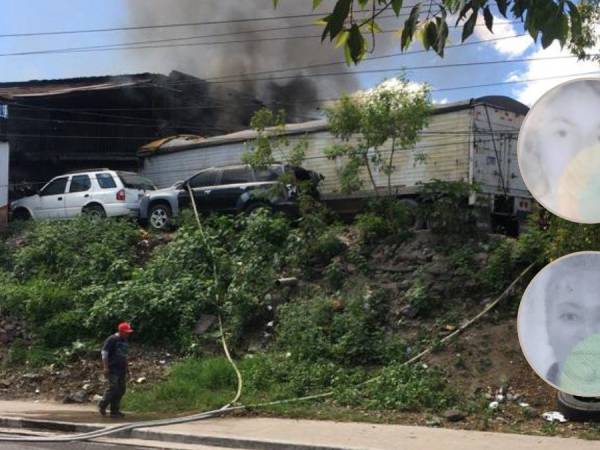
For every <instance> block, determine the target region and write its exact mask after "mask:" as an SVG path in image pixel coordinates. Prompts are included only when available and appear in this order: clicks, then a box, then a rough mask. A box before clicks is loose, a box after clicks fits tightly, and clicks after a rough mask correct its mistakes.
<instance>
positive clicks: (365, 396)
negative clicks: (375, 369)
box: [338, 364, 457, 411]
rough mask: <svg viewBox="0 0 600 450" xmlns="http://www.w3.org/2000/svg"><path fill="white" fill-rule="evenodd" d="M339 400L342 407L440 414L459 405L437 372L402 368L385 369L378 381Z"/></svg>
mask: <svg viewBox="0 0 600 450" xmlns="http://www.w3.org/2000/svg"><path fill="white" fill-rule="evenodd" d="M338 396H339V397H338V398H341V402H343V403H347V404H355V405H363V406H366V407H368V408H371V409H384V410H392V411H397V410H400V411H422V410H424V409H429V410H433V411H439V410H442V409H444V408H448V407H449V406H452V405H453V404H454V403H455V402H456V401H457V396H456V394H455V393H454V392H453V391H452V389H450V387H449V385H448V383H447V382H446V381H445V380H444V377H443V374H442V373H441V372H439V371H438V370H435V369H426V368H424V367H423V366H403V365H401V364H393V365H391V366H388V367H385V368H384V369H383V370H382V373H381V376H380V377H378V378H377V379H376V380H375V381H373V382H371V383H368V384H365V385H364V387H362V388H360V389H353V390H352V392H350V393H349V392H341V393H339V394H338Z"/></svg>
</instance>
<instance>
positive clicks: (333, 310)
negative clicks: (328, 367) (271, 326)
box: [276, 291, 398, 366]
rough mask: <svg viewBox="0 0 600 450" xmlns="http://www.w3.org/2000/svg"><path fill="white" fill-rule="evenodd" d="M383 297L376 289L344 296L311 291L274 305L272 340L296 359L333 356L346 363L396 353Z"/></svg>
mask: <svg viewBox="0 0 600 450" xmlns="http://www.w3.org/2000/svg"><path fill="white" fill-rule="evenodd" d="M387 304H388V302H387V298H385V296H384V295H383V294H381V293H379V292H377V293H371V292H368V291H367V292H360V291H359V292H355V293H352V294H351V295H348V296H346V297H345V298H344V297H341V296H340V297H333V298H330V297H323V296H319V295H316V296H311V297H309V298H306V299H303V300H300V301H297V302H294V303H289V304H286V305H282V306H281V307H280V308H279V310H278V319H279V324H278V326H277V328H276V333H277V341H276V345H277V347H278V348H279V349H281V350H282V351H287V352H290V354H291V358H292V359H293V360H294V361H313V362H316V361H332V362H335V363H336V364H342V365H345V366H354V365H369V364H377V363H381V362H383V361H387V360H390V359H393V358H395V357H397V356H398V355H396V354H393V353H391V352H389V351H388V350H389V349H390V340H389V339H388V338H387V337H386V336H385V333H384V327H385V325H386V324H385V319H386V317H387V314H386V311H387Z"/></svg>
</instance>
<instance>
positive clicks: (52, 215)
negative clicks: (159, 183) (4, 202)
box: [10, 169, 156, 220]
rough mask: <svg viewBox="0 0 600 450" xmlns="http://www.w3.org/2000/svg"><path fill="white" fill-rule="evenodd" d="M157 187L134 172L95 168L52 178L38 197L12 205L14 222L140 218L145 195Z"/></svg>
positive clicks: (23, 199) (31, 197) (39, 192)
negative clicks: (77, 217)
mask: <svg viewBox="0 0 600 450" xmlns="http://www.w3.org/2000/svg"><path fill="white" fill-rule="evenodd" d="M155 189H156V186H154V184H153V183H152V181H150V180H149V179H147V178H144V177H142V176H140V175H138V174H136V173H133V172H123V171H114V170H109V169H92V170H84V171H78V172H73V173H68V174H65V175H61V176H58V177H55V178H53V179H52V180H50V181H49V182H48V183H46V184H45V185H44V187H42V188H41V189H40V190H39V191H38V192H37V193H36V194H35V195H31V196H29V197H23V198H21V199H18V200H15V201H13V202H12V203H11V204H10V214H11V218H12V219H13V220H27V219H36V220H39V219H67V218H72V217H76V216H79V215H81V214H86V215H89V216H94V217H116V216H131V217H138V214H139V209H140V201H141V199H142V198H143V196H144V194H145V193H146V192H148V191H153V190H155Z"/></svg>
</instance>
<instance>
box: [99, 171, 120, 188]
mask: <svg viewBox="0 0 600 450" xmlns="http://www.w3.org/2000/svg"><path fill="white" fill-rule="evenodd" d="M96 180H98V184H99V185H100V187H101V188H102V189H112V188H116V187H117V183H115V180H114V179H113V177H112V175H111V174H110V173H98V174H96Z"/></svg>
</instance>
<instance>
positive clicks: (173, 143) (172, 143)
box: [138, 96, 528, 157]
mask: <svg viewBox="0 0 600 450" xmlns="http://www.w3.org/2000/svg"><path fill="white" fill-rule="evenodd" d="M481 103H486V104H489V105H491V106H494V107H496V108H499V109H506V110H510V111H513V112H516V113H518V114H526V112H527V109H528V108H527V106H525V105H523V104H522V103H520V102H518V101H517V100H514V99H512V98H510V97H504V96H488V97H480V98H477V99H469V100H462V101H458V102H452V103H444V104H436V105H434V110H433V114H434V115H437V114H446V113H451V112H454V111H460V110H463V109H468V108H472V107H473V106H475V105H476V104H481ZM327 129H328V124H327V120H326V119H320V120H312V121H309V122H302V123H291V124H287V125H286V126H285V131H284V133H283V134H285V135H294V134H303V133H314V132H318V131H325V130H327ZM272 130H273V131H279V130H278V129H276V128H274V129H272ZM256 137H257V133H256V131H255V130H243V131H238V132H236V133H230V134H225V135H221V136H214V137H210V138H206V139H202V140H199V141H197V142H181V141H179V140H173V139H172V138H167V144H168V145H166V144H165V145H161V144H160V140H159V141H154V142H152V143H150V144H147V145H145V146H143V147H141V148H140V151H139V152H138V155H139V156H142V157H145V156H150V155H151V154H156V153H163V152H164V153H168V152H178V151H185V150H189V149H193V148H202V147H211V146H215V145H223V144H231V143H235V142H244V141H248V140H251V139H255V138H256Z"/></svg>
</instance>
